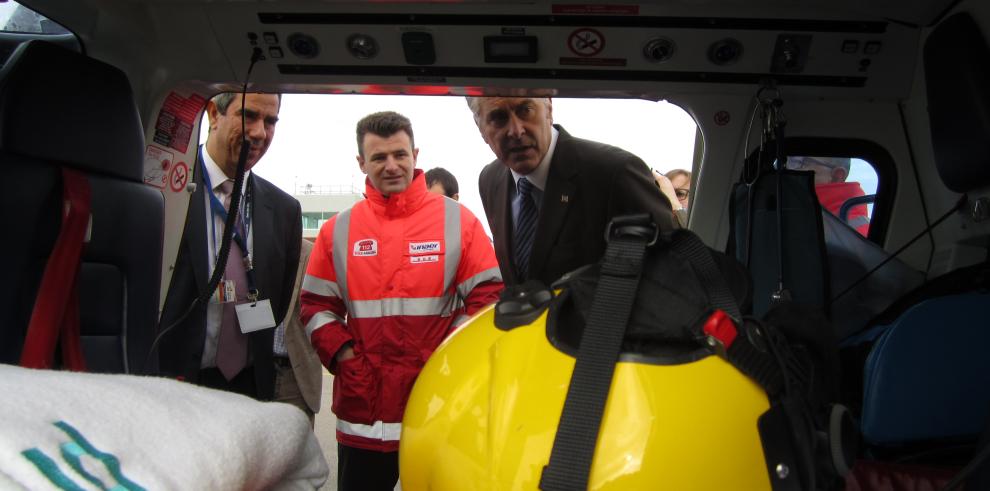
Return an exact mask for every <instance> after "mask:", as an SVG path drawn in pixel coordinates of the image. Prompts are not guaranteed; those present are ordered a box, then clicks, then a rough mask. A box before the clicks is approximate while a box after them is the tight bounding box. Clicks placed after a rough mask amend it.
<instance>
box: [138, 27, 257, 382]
mask: <svg viewBox="0 0 990 491" xmlns="http://www.w3.org/2000/svg"><path fill="white" fill-rule="evenodd" d="M261 58H262V52H261V48H258V47H255V48H254V50H253V51H252V52H251V63H250V64H249V65H248V70H247V74H246V75H245V76H244V85H243V87H242V89H241V152H240V154H239V155H238V156H237V171H236V174H235V177H234V189H233V190H232V193H231V196H230V206H229V207H228V211H227V218H226V220H224V226H223V237H222V239H221V240H220V249H219V250H218V251H217V260H216V264H215V265H214V267H213V276H211V277H210V281H209V282H208V283H207V284H206V288H204V289H203V291H201V292H200V293H199V295H198V296H197V297H196V298H195V299H193V301H192V303H191V304H190V305H189V308H187V309H186V311H185V312H183V314H182V315H181V316H179V318H178V319H176V320H175V322H173V323H171V324H169V325H168V326H167V327H165V328H164V329H162V330H160V331H159V332H158V335H157V336H155V340H154V341H153V342H152V343H151V349H149V350H148V356H147V357H146V358H145V360H144V365H143V366H142V367H141V373H143V374H148V373H147V369H148V363H149V362H150V361H151V358H152V357H153V356H154V354H155V351H156V350H157V349H158V343H159V342H161V340H162V338H163V337H164V336H165V334H167V333H169V332H171V331H172V329H174V328H175V326H178V325H179V324H181V323H182V322H184V321H185V320H186V318H188V317H189V315H190V314H192V312H193V310H195V309H196V307H198V306H202V305H206V302H208V301H209V300H210V297H211V296H212V295H213V292H214V291H216V289H217V286H219V285H220V280H222V279H223V274H224V271H225V269H226V264H227V259H228V257H229V256H230V244H231V239H232V238H233V233H234V228H235V226H236V223H237V214H238V206H239V205H240V201H241V194H243V193H242V192H241V190H242V188H243V186H244V175H245V174H246V172H245V167H247V156H248V151H249V150H250V148H251V142H250V141H248V139H247V137H246V133H247V123H246V115H245V111H244V107H245V104H246V103H247V90H248V80H249V79H250V78H251V70H252V69H253V68H254V64H255V63H257V62H258V61H259V60H261ZM203 192H204V193H209V192H213V190H212V189H204V190H203ZM211 216H212V215H211ZM245 240H247V237H245ZM221 265H223V266H224V267H221Z"/></svg>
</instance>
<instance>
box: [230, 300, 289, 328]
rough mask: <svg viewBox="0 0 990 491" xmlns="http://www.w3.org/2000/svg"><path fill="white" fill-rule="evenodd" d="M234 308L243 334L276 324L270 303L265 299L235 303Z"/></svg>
mask: <svg viewBox="0 0 990 491" xmlns="http://www.w3.org/2000/svg"><path fill="white" fill-rule="evenodd" d="M234 309H235V310H236V311H237V322H238V323H239V324H240V325H241V332H243V333H244V334H247V333H249V332H254V331H260V330H262V329H268V328H269V327H275V326H277V325H278V324H276V323H275V314H273V313H272V303H271V302H270V301H268V300H267V299H265V300H258V302H257V303H251V302H247V303H242V304H240V305H235V306H234Z"/></svg>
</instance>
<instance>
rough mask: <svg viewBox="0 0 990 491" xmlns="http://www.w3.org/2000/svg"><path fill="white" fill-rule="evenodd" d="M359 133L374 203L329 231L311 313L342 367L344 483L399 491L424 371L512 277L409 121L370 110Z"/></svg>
mask: <svg viewBox="0 0 990 491" xmlns="http://www.w3.org/2000/svg"><path fill="white" fill-rule="evenodd" d="M357 141H358V157H357V160H358V164H359V165H360V167H361V171H362V172H364V173H365V174H367V176H368V177H367V179H366V181H365V182H366V184H365V186H366V191H365V196H366V199H364V200H362V201H359V202H358V203H356V204H355V205H354V206H353V207H351V208H350V209H348V210H345V211H342V212H341V213H339V214H338V215H335V216H334V217H333V218H331V219H330V220H329V221H327V223H326V224H324V225H323V227H322V228H321V229H320V233H319V235H318V236H317V238H316V245H315V247H314V249H313V253H312V256H311V258H310V261H309V266H308V268H307V270H306V278H305V279H304V281H303V285H302V290H301V295H300V300H301V307H302V310H301V319H302V322H303V323H304V324H305V325H306V330H307V332H308V333H309V335H310V341H311V342H312V343H313V346H314V347H315V348H316V352H317V353H318V354H319V356H320V359H321V361H322V362H323V365H324V366H326V367H327V369H329V370H330V372H331V373H333V374H334V375H335V377H334V381H333V405H332V409H333V412H334V414H336V415H337V448H338V467H337V469H338V471H337V489H339V490H342V491H347V490H362V491H363V490H378V489H381V490H391V489H392V488H393V487H394V486H395V483H396V482H397V480H398V476H399V468H398V449H399V433H400V429H401V424H402V414H403V411H404V410H405V405H406V400H407V398H408V397H409V392H410V391H411V390H412V385H413V382H414V381H415V380H416V376H417V375H418V374H419V371H420V369H421V368H422V367H423V364H424V363H425V362H426V359H427V358H429V356H430V354H431V353H433V350H434V349H436V347H437V346H438V345H439V344H440V342H441V341H443V340H444V338H446V337H447V336H448V335H449V334H450V333H451V331H453V329H454V328H455V327H456V326H457V325H459V324H460V322H461V321H463V320H464V319H466V318H467V316H470V315H473V314H474V313H475V312H477V311H478V310H479V309H481V308H482V307H484V306H486V305H489V304H491V303H493V302H495V301H496V300H498V296H499V293H500V292H501V290H502V276H501V274H500V273H499V268H498V262H497V261H496V259H495V251H494V250H493V249H492V246H491V242H489V240H488V236H486V235H485V232H484V229H483V228H482V226H481V222H480V221H478V219H477V218H475V216H474V215H473V214H471V212H470V211H468V209H467V208H465V207H463V206H461V205H459V204H458V203H457V202H456V201H454V200H451V199H448V198H445V197H443V196H440V195H437V194H433V193H429V192H428V191H427V189H426V179H425V177H424V175H423V171H421V170H418V169H416V156H417V154H418V153H419V149H417V148H416V147H415V145H414V144H413V131H412V125H411V123H410V122H409V120H408V119H407V118H405V117H404V116H402V115H400V114H397V113H394V112H381V113H375V114H371V115H369V116H366V117H365V118H364V119H362V120H361V121H360V122H358V124H357Z"/></svg>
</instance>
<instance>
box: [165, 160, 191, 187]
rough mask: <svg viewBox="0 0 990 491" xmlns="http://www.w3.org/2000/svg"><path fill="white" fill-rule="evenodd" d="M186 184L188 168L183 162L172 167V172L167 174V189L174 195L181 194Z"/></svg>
mask: <svg viewBox="0 0 990 491" xmlns="http://www.w3.org/2000/svg"><path fill="white" fill-rule="evenodd" d="M187 182H189V166H187V165H186V163H185V162H179V163H178V164H175V165H174V166H172V170H171V171H169V173H168V187H169V189H171V190H172V191H174V192H176V193H178V192H181V191H182V190H183V189H186V183H187Z"/></svg>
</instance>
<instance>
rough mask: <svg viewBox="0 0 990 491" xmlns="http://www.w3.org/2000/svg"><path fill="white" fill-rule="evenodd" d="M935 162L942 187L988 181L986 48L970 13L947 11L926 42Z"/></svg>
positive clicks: (989, 70)
mask: <svg viewBox="0 0 990 491" xmlns="http://www.w3.org/2000/svg"><path fill="white" fill-rule="evenodd" d="M924 57H925V82H926V86H927V93H928V117H929V123H930V126H931V131H932V147H933V148H934V151H935V166H936V168H937V169H938V174H939V176H940V177H941V178H942V182H943V183H945V185H946V187H948V188H949V189H951V190H953V191H955V192H958V193H965V192H967V191H971V190H974V189H981V188H984V187H987V186H990V92H988V91H987V87H990V48H987V39H986V38H985V37H984V36H983V34H981V33H980V29H979V27H977V25H976V22H974V21H973V18H972V17H970V15H969V14H965V13H959V14H955V15H953V16H952V17H949V18H948V19H946V20H945V21H943V22H942V23H941V24H939V26H938V27H937V28H936V29H935V30H934V31H933V32H932V33H931V35H930V36H928V40H927V41H926V42H925V53H924Z"/></svg>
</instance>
